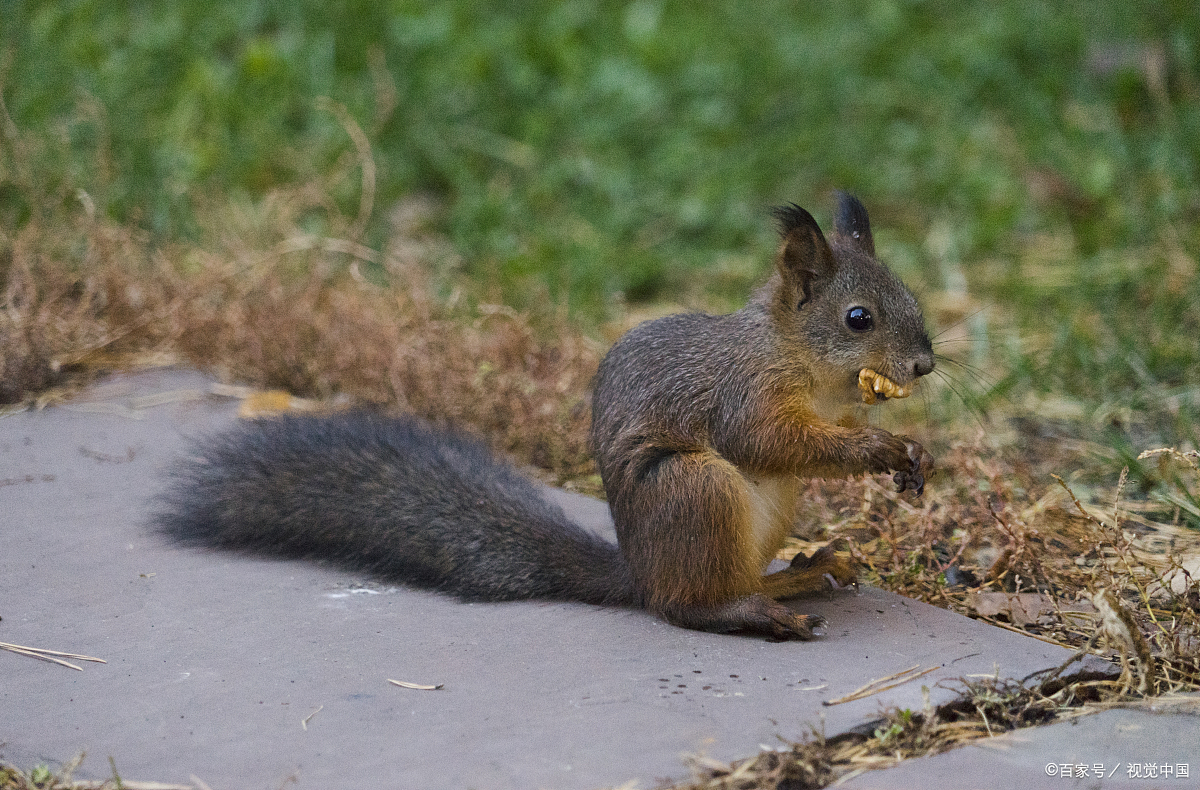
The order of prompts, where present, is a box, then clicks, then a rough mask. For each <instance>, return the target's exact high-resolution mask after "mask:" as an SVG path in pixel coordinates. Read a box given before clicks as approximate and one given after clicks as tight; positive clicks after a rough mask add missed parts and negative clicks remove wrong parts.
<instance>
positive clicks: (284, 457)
mask: <svg viewBox="0 0 1200 790" xmlns="http://www.w3.org/2000/svg"><path fill="white" fill-rule="evenodd" d="M162 503H163V507H162V509H161V511H160V512H159V513H158V515H157V516H156V519H155V520H156V523H157V525H158V526H159V528H160V529H161V530H162V531H164V532H165V533H167V534H168V535H170V536H172V537H174V538H176V539H178V540H181V541H184V542H186V543H192V544H198V545H206V546H216V547H222V548H230V549H241V550H247V551H252V552H256V553H263V554H271V555H276V556H285V557H301V558H312V559H320V560H325V561H329V562H332V563H334V564H336V565H338V566H341V567H345V568H350V569H353V570H358V571H365V572H368V573H370V574H373V575H375V576H378V577H380V578H384V579H389V580H396V581H402V582H406V583H409V584H413V585H417V586H421V587H428V588H432V589H436V590H441V591H444V592H448V593H453V594H454V595H457V596H459V597H461V598H464V599H467V600H484V601H503V600H516V599H523V598H552V599H559V600H572V601H584V602H589V603H603V604H610V605H621V604H632V603H634V602H635V595H634V592H633V584H632V582H631V580H630V574H629V568H628V566H627V565H626V564H625V561H624V558H623V557H622V556H621V553H620V551H619V549H618V548H617V547H616V546H615V545H614V544H612V543H609V542H608V541H606V540H604V539H603V538H600V537H598V536H596V535H593V534H592V533H590V532H588V531H586V530H584V529H582V528H581V527H579V526H577V525H575V524H574V523H572V522H571V521H570V520H569V519H568V518H567V517H566V515H565V514H564V513H563V511H562V510H561V509H560V508H559V507H558V506H557V505H554V504H551V503H550V502H547V501H546V500H545V499H544V498H543V497H542V496H541V495H540V494H539V492H538V490H537V489H536V487H535V486H534V484H533V483H532V482H531V481H530V480H528V479H527V478H525V477H524V476H522V475H521V474H519V473H518V472H517V471H516V470H515V469H513V468H511V467H509V466H507V465H505V464H503V463H500V462H499V461H497V460H496V459H495V458H493V457H492V455H491V453H490V452H488V450H487V449H486V448H485V447H483V446H482V445H481V444H479V443H478V442H476V441H474V440H471V439H468V438H465V437H462V436H458V435H455V434H450V433H442V432H438V431H434V430H432V429H431V428H429V427H427V426H425V425H423V424H421V423H419V422H417V421H415V420H412V419H396V418H384V417H378V416H373V415H367V414H341V415H332V416H322V417H282V418H277V419H265V420H257V421H254V422H249V423H246V424H244V425H241V426H239V427H237V428H235V429H233V430H231V431H229V432H228V433H224V434H220V435H217V436H215V437H213V438H210V439H208V440H206V441H204V442H202V443H201V444H200V445H199V446H198V447H196V448H195V452H194V457H192V458H189V459H187V460H186V461H184V462H183V463H181V464H180V465H179V466H178V467H177V468H176V470H175V472H174V479H173V480H172V483H171V486H170V487H169V489H168V490H167V492H166V493H165V494H164V495H163V497H162Z"/></svg>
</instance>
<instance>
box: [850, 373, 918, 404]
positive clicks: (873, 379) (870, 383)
mask: <svg viewBox="0 0 1200 790" xmlns="http://www.w3.org/2000/svg"><path fill="white" fill-rule="evenodd" d="M858 388H859V389H860V390H861V391H862V399H863V403H865V404H867V405H868V406H873V405H874V404H875V401H876V400H878V399H879V397H880V396H883V398H884V399H885V400H886V399H887V398H907V397H908V396H909V395H911V394H912V391H913V385H912V384H909V385H908V386H907V387H901V386H900V385H899V384H897V383H896V382H894V381H892V380H891V379H889V378H888V377H887V376H884V375H883V374H881V373H876V372H875V371H873V370H871V369H870V368H863V369H862V370H860V371H858Z"/></svg>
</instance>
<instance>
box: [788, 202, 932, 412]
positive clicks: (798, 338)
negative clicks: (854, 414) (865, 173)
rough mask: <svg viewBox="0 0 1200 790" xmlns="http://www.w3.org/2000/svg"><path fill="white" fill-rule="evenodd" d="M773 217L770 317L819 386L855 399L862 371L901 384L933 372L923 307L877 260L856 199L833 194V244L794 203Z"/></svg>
mask: <svg viewBox="0 0 1200 790" xmlns="http://www.w3.org/2000/svg"><path fill="white" fill-rule="evenodd" d="M775 216H776V218H777V219H778V221H779V229H780V235H781V236H782V241H781V242H780V245H779V252H778V254H777V256H776V259H775V268H776V274H775V276H774V277H773V278H772V280H771V283H770V284H769V285H768V287H767V289H766V294H767V297H768V299H769V302H770V305H769V312H770V314H771V316H772V320H773V322H774V324H775V326H776V330H777V331H778V332H779V334H780V336H781V338H782V339H783V340H784V342H785V344H786V345H787V346H790V347H791V348H792V349H794V350H795V354H796V356H797V357H799V359H798V360H797V361H799V362H802V363H803V364H804V366H805V367H807V368H808V369H809V374H810V375H812V376H813V378H814V379H815V380H816V382H817V383H819V384H820V383H827V384H829V385H830V386H831V387H832V388H833V389H836V390H843V389H844V390H845V391H846V392H847V393H850V394H849V397H854V394H853V393H854V392H855V388H856V384H857V380H858V373H859V371H860V370H862V369H863V368H870V369H871V370H873V371H876V372H878V373H881V374H883V375H884V376H886V377H887V378H889V379H891V380H892V381H893V382H895V383H896V384H898V385H901V386H907V385H909V384H911V383H912V382H913V381H915V380H916V379H917V378H919V377H921V376H924V375H926V374H928V373H930V372H931V371H932V370H933V365H934V361H933V345H932V343H931V342H930V340H929V334H928V333H927V332H926V331H925V319H924V317H923V316H922V315H921V308H920V306H919V305H918V304H917V300H916V298H915V297H914V296H913V295H912V293H911V292H910V291H909V290H908V288H906V287H905V285H904V283H902V282H901V281H900V279H899V278H898V277H896V275H894V274H893V273H892V272H891V270H889V269H888V268H887V267H886V266H885V265H884V264H882V263H881V262H880V261H879V260H877V259H876V258H875V241H874V239H873V238H872V236H871V224H870V220H869V219H868V217H867V210H866V209H865V208H864V207H863V205H862V203H860V202H859V201H858V199H857V198H855V197H853V196H852V195H848V194H846V193H844V192H839V193H838V207H837V213H836V215H835V219H834V227H833V235H832V241H831V242H830V241H826V239H825V235H824V234H823V233H821V229H820V228H819V227H818V226H817V223H816V220H814V219H813V217H812V215H811V214H809V213H808V212H807V211H805V210H804V209H802V208H800V207H799V206H797V205H795V204H791V205H787V206H782V207H780V208H778V209H776V210H775ZM843 379H844V381H843Z"/></svg>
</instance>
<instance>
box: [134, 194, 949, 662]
mask: <svg viewBox="0 0 1200 790" xmlns="http://www.w3.org/2000/svg"><path fill="white" fill-rule="evenodd" d="M776 217H777V219H778V221H779V226H780V231H781V237H782V240H781V243H780V246H779V250H778V253H777V255H776V258H775V272H774V274H773V275H772V276H771V278H770V280H769V281H768V282H767V283H766V285H764V286H763V287H762V288H760V289H759V290H758V291H756V292H755V294H754V295H753V297H752V299H751V300H750V302H749V304H747V305H746V306H745V307H744V308H742V309H741V310H739V311H737V312H735V313H732V314H730V315H723V316H713V315H699V314H689V315H677V316H671V317H668V318H662V319H658V320H655V321H649V322H647V323H644V324H641V325H640V326H638V327H636V328H634V329H633V330H632V331H630V332H629V333H628V334H626V335H625V336H624V337H623V338H621V339H620V340H619V341H617V343H616V344H615V345H614V346H613V347H612V349H611V350H610V351H609V352H608V354H607V356H606V357H605V358H604V360H603V361H602V362H601V364H600V368H599V371H598V373H597V377H596V384H595V396H594V399H593V421H592V436H591V438H592V447H593V451H594V453H595V457H596V460H597V462H598V464H599V468H600V474H601V477H602V479H603V481H604V487H605V491H606V493H607V496H608V502H609V506H610V508H611V511H612V517H613V521H614V522H615V524H616V529H617V537H618V545H613V544H611V543H609V542H608V541H606V540H604V539H602V538H600V537H597V536H595V535H593V534H592V533H590V532H587V531H586V530H584V529H582V528H580V527H578V526H576V525H575V524H573V523H571V522H570V521H569V520H568V519H567V518H566V516H565V514H564V513H563V512H562V511H561V509H560V508H558V507H557V506H556V505H553V504H551V503H549V502H547V501H546V500H545V499H544V498H543V496H542V495H541V494H539V492H538V490H537V488H536V486H535V485H534V484H533V483H532V482H531V481H530V480H528V479H526V478H525V477H524V476H523V475H521V474H520V473H519V472H518V471H516V470H515V469H513V468H512V467H510V466H508V465H506V464H504V463H503V462H501V461H499V460H497V459H495V458H494V457H493V456H492V455H491V453H489V452H488V451H487V449H486V448H484V446H483V445H482V444H480V443H479V442H477V441H475V440H473V439H470V438H468V437H465V436H462V435H458V434H455V433H451V432H444V431H437V430H435V429H433V428H431V427H429V426H427V425H425V424H423V423H421V422H419V421H418V420H416V419H413V418H394V417H382V416H377V415H371V414H364V413H347V414H332V415H328V416H289V417H282V418H273V419H262V420H256V421H253V422H249V423H246V424H243V425H240V426H238V427H237V428H235V429H233V430H232V431H229V432H227V433H225V434H220V435H217V436H215V437H212V438H210V439H208V440H206V441H204V442H202V443H201V444H200V445H199V446H198V447H197V448H196V452H195V454H194V455H193V457H192V458H191V459H190V460H187V461H184V462H183V463H181V464H180V465H179V466H178V467H177V468H176V470H175V473H174V480H173V482H172V484H171V486H170V487H169V488H168V490H167V493H166V494H165V495H164V501H163V505H164V506H163V508H162V510H161V512H159V513H158V514H157V516H156V522H157V525H158V527H159V528H160V529H162V530H163V531H164V532H166V533H167V534H169V535H170V536H172V537H174V538H175V539H177V540H180V541H183V542H186V543H192V544H198V545H206V546H217V547H223V548H231V549H242V550H249V551H254V552H258V553H266V554H273V555H278V556H290V557H306V558H313V559H323V560H328V561H331V562H334V563H336V564H338V565H340V566H343V567H348V568H352V569H356V570H360V571H363V572H367V573H371V574H374V575H376V576H378V577H380V578H384V579H389V580H397V581H403V582H406V583H409V584H413V585H418V586H423V587H428V588H432V589H436V590H441V591H444V592H447V593H451V594H454V595H457V596H459V597H460V598H462V599H465V600H480V601H505V600H517V599H526V598H550V599H558V600H570V601H582V602H588V603H595V604H604V605H612V606H639V607H644V608H646V609H649V610H650V611H652V612H654V613H655V614H657V615H658V616H660V617H662V618H663V619H665V620H667V621H668V622H671V623H674V624H676V625H680V626H684V627H686V628H695V629H701V630H707V631H721V632H725V631H747V632H753V633H760V634H766V635H768V636H770V637H773V638H776V639H787V638H798V639H808V638H811V637H812V636H813V629H814V628H816V627H818V626H820V625H823V622H824V621H823V618H820V617H818V616H813V615H804V614H797V613H796V612H794V611H793V610H791V609H790V608H788V607H786V606H784V605H783V604H781V603H778V599H782V598H788V597H792V596H796V595H800V594H802V593H809V592H815V591H820V590H824V589H828V588H829V586H830V580H832V581H834V582H836V584H838V585H844V584H848V583H850V582H852V581H853V580H854V578H855V569H854V567H853V566H852V565H851V564H850V563H849V562H847V561H845V560H842V559H840V558H839V557H837V556H836V555H835V554H834V553H833V552H832V551H828V550H821V551H819V552H817V553H815V554H814V555H813V556H811V557H805V556H804V555H798V556H797V557H796V558H795V560H793V561H792V563H791V565H790V566H789V567H788V568H786V569H784V570H781V571H779V572H777V573H773V574H769V575H765V576H764V575H763V570H764V568H765V567H766V565H767V563H768V562H770V560H771V559H772V558H773V557H774V556H775V553H776V552H777V551H778V550H779V548H780V547H781V545H782V544H783V541H784V539H785V538H786V537H787V535H788V534H789V532H790V530H791V527H792V522H793V520H794V518H795V513H796V504H797V497H798V494H799V490H800V485H801V481H800V478H802V477H844V476H850V475H860V474H864V473H886V472H894V473H895V474H894V480H895V482H896V484H897V486H898V488H899V490H901V491H904V490H906V489H907V490H912V491H913V492H915V494H916V495H920V493H921V492H922V490H923V488H924V483H925V476H926V475H928V474H929V473H930V472H931V471H932V469H933V459H932V458H931V457H930V455H929V453H927V452H926V451H925V450H924V448H923V447H922V446H921V445H920V444H918V443H917V442H915V441H913V440H912V439H909V438H906V437H901V436H893V435H892V434H890V433H888V432H887V431H884V430H882V429H879V428H875V427H870V426H865V425H861V424H857V421H856V420H855V419H854V418H853V417H852V416H851V412H852V411H853V409H854V408H855V407H856V406H857V404H859V403H860V402H862V401H867V402H874V396H875V393H878V394H879V395H880V396H881V397H886V395H887V394H888V393H892V394H906V393H907V391H908V390H909V388H910V387H911V386H912V384H913V383H914V382H915V381H916V380H917V379H918V378H919V377H921V376H924V375H926V374H928V373H929V372H931V371H932V370H933V366H934V356H933V349H932V345H931V343H930V340H929V336H928V334H927V333H926V331H925V326H924V320H923V318H922V316H921V311H920V308H919V307H918V305H917V302H916V299H914V298H913V296H912V294H911V293H910V292H909V291H908V289H907V288H906V287H905V286H904V284H903V283H902V282H901V281H900V280H899V279H898V278H897V277H896V276H895V275H894V274H892V273H891V272H890V271H889V270H888V269H887V268H886V267H885V266H884V265H883V264H882V263H880V262H879V261H878V260H876V258H875V250H874V241H873V239H872V235H871V229H870V223H869V220H868V217H867V212H866V209H865V208H864V207H863V206H862V204H861V203H860V202H859V201H858V200H857V199H856V198H854V197H852V196H849V195H846V194H842V193H839V199H838V208H837V212H836V216H835V221H834V230H833V234H832V237H831V239H830V240H828V241H827V240H826V238H825V236H824V235H823V234H822V233H821V230H820V228H819V227H818V226H817V223H816V221H815V220H814V219H813V218H812V215H810V214H809V213H808V212H807V211H805V210H804V209H802V208H800V207H799V206H796V205H789V206H786V207H783V208H780V209H777V210H776ZM866 374H870V375H866ZM864 376H866V379H865V380H866V382H867V383H866V384H863V380H864ZM872 381H874V382H875V386H874V392H868V389H867V388H868V387H869V386H870V382H872ZM881 383H882V386H881ZM868 396H871V397H868Z"/></svg>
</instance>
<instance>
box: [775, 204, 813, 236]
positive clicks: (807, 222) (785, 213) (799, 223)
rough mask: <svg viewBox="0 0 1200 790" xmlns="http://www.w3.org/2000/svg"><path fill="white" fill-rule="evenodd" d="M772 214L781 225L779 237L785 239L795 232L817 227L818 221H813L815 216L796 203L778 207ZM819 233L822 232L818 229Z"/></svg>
mask: <svg viewBox="0 0 1200 790" xmlns="http://www.w3.org/2000/svg"><path fill="white" fill-rule="evenodd" d="M771 213H772V214H773V215H775V220H776V221H777V222H778V223H779V235H781V236H783V237H785V238H786V237H787V235H788V234H789V233H791V232H792V231H794V230H801V229H808V228H816V227H817V221H816V220H815V219H813V215H812V214H809V213H808V211H806V210H805V209H802V208H800V207H799V206H797V205H796V204H795V203H788V204H787V205H784V206H776V207H775V208H774V209H772V210H771ZM817 232H818V233H820V230H819V229H818V231H817Z"/></svg>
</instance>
